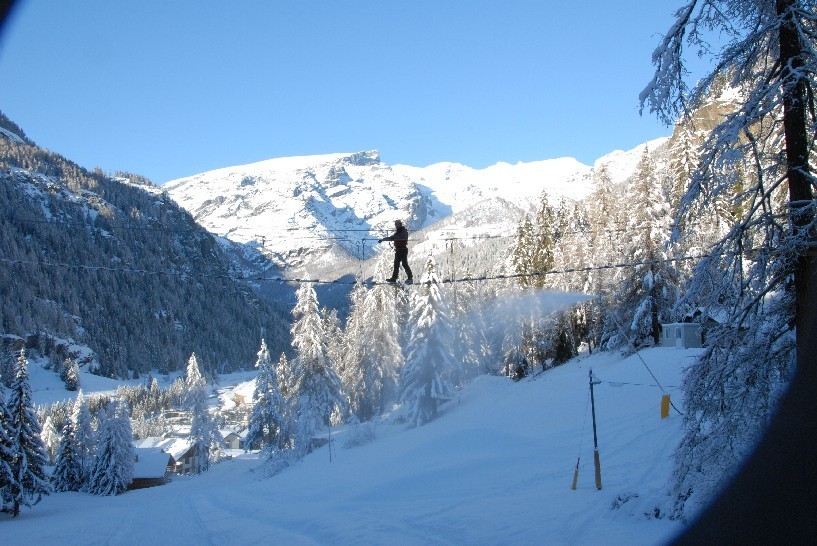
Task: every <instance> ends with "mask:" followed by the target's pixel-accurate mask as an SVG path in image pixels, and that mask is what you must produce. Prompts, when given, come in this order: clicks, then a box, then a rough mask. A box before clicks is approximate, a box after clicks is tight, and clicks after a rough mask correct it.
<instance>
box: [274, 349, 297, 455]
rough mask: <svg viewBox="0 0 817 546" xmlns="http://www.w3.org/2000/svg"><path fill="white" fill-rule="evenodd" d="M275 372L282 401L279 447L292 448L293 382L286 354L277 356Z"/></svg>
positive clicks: (290, 364)
mask: <svg viewBox="0 0 817 546" xmlns="http://www.w3.org/2000/svg"><path fill="white" fill-rule="evenodd" d="M275 373H276V375H277V376H278V388H279V389H280V390H281V398H282V400H283V401H284V409H283V415H282V417H283V422H282V423H281V425H282V428H281V433H280V440H281V449H292V447H293V434H294V426H293V417H292V415H293V409H292V405H293V399H292V390H293V385H294V383H295V380H294V376H293V371H292V363H291V362H290V361H289V359H288V358H287V355H286V354H284V353H281V356H279V357H278V362H277V363H276V364H275Z"/></svg>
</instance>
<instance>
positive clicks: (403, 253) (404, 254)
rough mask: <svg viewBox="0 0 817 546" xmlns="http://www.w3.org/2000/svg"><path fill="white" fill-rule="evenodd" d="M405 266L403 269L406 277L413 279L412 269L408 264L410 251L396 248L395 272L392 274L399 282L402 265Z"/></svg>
mask: <svg viewBox="0 0 817 546" xmlns="http://www.w3.org/2000/svg"><path fill="white" fill-rule="evenodd" d="M401 264H402V265H403V269H404V270H405V272H406V276H407V277H408V278H409V279H411V278H412V277H413V275H412V274H411V268H410V267H409V264H408V249H407V248H395V249H394V270H393V271H392V273H391V278H392V279H394V280H397V274H398V273H399V272H400V265H401Z"/></svg>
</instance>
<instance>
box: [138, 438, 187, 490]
mask: <svg viewBox="0 0 817 546" xmlns="http://www.w3.org/2000/svg"><path fill="white" fill-rule="evenodd" d="M133 451H134V457H133V459H134V460H133V481H132V482H131V484H130V485H129V486H128V489H142V488H145V487H154V486H157V485H164V484H165V483H167V482H168V481H170V474H172V473H173V470H174V468H175V466H176V460H175V459H174V458H173V456H172V455H171V454H170V453H167V452H166V451H163V450H162V449H160V448H158V447H150V448H144V447H137V448H135V449H134V450H133Z"/></svg>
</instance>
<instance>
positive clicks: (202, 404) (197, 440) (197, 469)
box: [185, 353, 219, 474]
mask: <svg viewBox="0 0 817 546" xmlns="http://www.w3.org/2000/svg"><path fill="white" fill-rule="evenodd" d="M186 390H187V398H186V401H185V402H186V404H185V405H186V407H187V409H188V410H189V411H190V413H191V415H192V418H191V424H190V441H191V443H192V444H193V454H194V455H193V461H194V462H193V469H192V470H193V472H194V473H195V474H201V473H202V472H206V471H207V470H209V469H210V458H211V450H213V449H214V448H217V447H218V443H219V442H218V441H217V439H216V433H217V432H216V431H215V429H214V426H213V421H212V419H211V418H210V413H209V411H208V410H207V381H206V380H205V379H204V377H203V376H202V375H201V372H200V371H199V363H198V360H197V359H196V354H195V353H193V354H191V355H190V359H189V360H188V362H187V374H186ZM214 444H215V445H214Z"/></svg>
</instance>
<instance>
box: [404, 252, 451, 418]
mask: <svg viewBox="0 0 817 546" xmlns="http://www.w3.org/2000/svg"><path fill="white" fill-rule="evenodd" d="M441 287H442V284H441V283H440V279H439V278H438V277H437V273H436V271H435V262H434V259H433V258H429V259H428V261H427V262H426V265H425V271H424V273H423V277H422V278H421V279H420V286H418V287H417V290H416V291H415V292H412V310H411V316H410V322H411V325H412V330H411V334H410V338H409V342H408V348H407V352H408V356H407V357H406V364H405V366H403V370H402V372H401V374H400V380H399V390H400V401H401V402H402V403H403V404H404V414H405V416H406V419H407V422H408V423H409V425H411V426H420V425H424V424H426V423H428V422H429V421H431V420H432V419H434V418H435V417H436V416H437V411H438V408H439V405H440V403H441V402H442V401H445V400H448V399H450V398H452V397H453V396H454V385H453V382H452V378H453V377H455V376H457V375H458V373H459V370H458V369H457V368H458V366H459V360H458V359H457V357H456V356H455V355H454V354H452V352H451V349H452V347H454V346H455V344H454V333H453V331H452V328H451V323H450V318H449V310H448V306H447V304H446V302H445V298H444V296H443V293H442V290H441Z"/></svg>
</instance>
